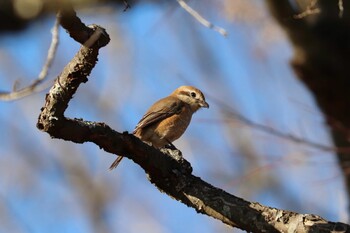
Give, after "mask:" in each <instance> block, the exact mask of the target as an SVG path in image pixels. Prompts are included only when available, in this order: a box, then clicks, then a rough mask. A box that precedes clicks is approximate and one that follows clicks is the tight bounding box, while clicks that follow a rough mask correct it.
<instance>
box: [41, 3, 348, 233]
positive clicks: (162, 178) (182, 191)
mask: <svg viewBox="0 0 350 233" xmlns="http://www.w3.org/2000/svg"><path fill="white" fill-rule="evenodd" d="M60 20H61V25H62V26H63V27H64V28H65V29H66V30H67V31H68V33H69V34H70V35H71V37H72V38H74V39H75V40H77V41H79V42H80V43H83V46H82V47H81V48H80V50H79V51H78V53H77V54H76V55H75V57H74V58H73V59H72V60H71V61H70V62H69V64H67V66H66V67H65V68H64V70H63V71H62V73H61V74H60V75H59V76H58V77H57V79H56V81H55V83H54V85H53V86H52V88H51V89H50V91H49V93H48V94H47V95H46V99H45V105H44V107H43V108H42V109H41V113H40V115H39V118H38V123H37V127H38V129H40V130H41V131H44V132H47V133H48V134H49V135H50V136H51V137H52V138H59V139H63V140H67V141H72V142H75V143H84V142H92V143H95V144H96V145H97V146H99V147H100V148H101V149H103V150H105V151H107V152H109V153H112V154H115V155H117V154H123V155H124V156H125V157H127V158H129V159H132V160H133V161H134V162H135V163H137V164H138V165H139V166H141V167H142V168H143V169H144V170H145V172H146V173H147V175H148V177H149V180H150V181H151V182H152V183H153V184H154V185H155V186H156V187H157V188H158V189H159V190H160V191H161V192H164V193H166V194H167V195H168V196H170V197H172V198H174V199H176V200H178V201H180V202H182V203H184V204H185V205H187V206H189V207H191V208H194V209H195V210H196V211H197V212H198V213H202V214H205V215H208V216H211V217H213V218H216V219H218V220H220V221H222V222H223V223H225V224H227V225H229V226H232V227H237V228H240V229H243V230H246V231H249V232H330V231H334V230H337V232H347V231H350V226H349V225H346V224H344V223H335V222H329V221H327V220H325V219H323V218H321V217H319V216H316V215H311V214H299V213H295V212H290V211H286V210H279V209H275V208H271V207H267V206H263V205H261V204H259V203H254V202H249V201H246V200H243V199H241V198H239V197H236V196H234V195H232V194H229V193H227V192H225V191H224V190H221V189H219V188H216V187H214V186H212V185H210V184H209V183H207V182H205V181H203V180H201V179H200V178H199V177H196V176H194V175H193V174H192V168H191V165H190V163H189V162H187V161H186V160H185V159H184V158H183V157H182V155H181V152H180V151H178V150H171V149H163V150H161V151H160V150H157V149H155V148H154V147H152V146H149V145H147V144H145V143H143V142H142V141H140V140H139V139H138V138H136V137H134V136H133V135H132V134H128V133H127V132H124V133H119V132H116V131H114V130H113V129H111V128H110V127H109V126H108V125H106V124H104V123H99V122H89V121H84V120H83V119H69V118H66V117H65V116H64V112H65V110H66V109H67V107H68V104H69V101H70V100H71V99H72V98H73V95H74V94H75V92H76V91H77V89H78V88H79V85H80V84H81V83H85V82H87V81H88V79H87V77H88V75H89V74H90V72H91V70H92V69H93V68H94V66H95V64H96V62H97V56H98V51H99V49H100V48H102V47H103V46H105V45H107V44H108V42H109V36H108V34H107V33H106V31H105V30H104V29H103V28H101V27H100V26H97V25H93V26H91V27H86V26H85V25H84V24H83V23H82V22H81V21H80V19H79V18H77V16H76V14H75V12H74V11H73V10H72V9H65V10H63V11H61V13H60Z"/></svg>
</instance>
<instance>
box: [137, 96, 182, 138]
mask: <svg viewBox="0 0 350 233" xmlns="http://www.w3.org/2000/svg"><path fill="white" fill-rule="evenodd" d="M183 107H184V102H182V101H181V100H179V99H178V98H175V97H172V96H168V97H166V98H163V99H161V100H159V101H157V102H155V103H154V104H153V105H152V106H151V107H150V108H149V109H148V111H147V112H146V113H145V115H143V117H142V119H141V120H140V121H139V123H138V124H137V125H136V127H135V129H134V131H133V133H135V132H136V131H137V130H139V129H142V128H145V127H147V126H149V125H151V124H152V123H155V122H158V121H161V120H163V119H165V118H168V117H170V116H172V115H174V114H177V113H179V112H180V111H181V109H182V108H183Z"/></svg>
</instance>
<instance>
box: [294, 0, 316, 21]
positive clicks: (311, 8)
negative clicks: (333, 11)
mask: <svg viewBox="0 0 350 233" xmlns="http://www.w3.org/2000/svg"><path fill="white" fill-rule="evenodd" d="M317 2H318V0H311V1H310V4H309V5H308V6H307V7H306V10H305V11H303V12H301V13H300V14H297V15H294V19H302V18H305V17H306V16H309V15H314V14H319V13H320V12H321V9H320V8H318V7H316V5H317Z"/></svg>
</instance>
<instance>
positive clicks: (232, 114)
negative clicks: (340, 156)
mask: <svg viewBox="0 0 350 233" xmlns="http://www.w3.org/2000/svg"><path fill="white" fill-rule="evenodd" d="M206 95H207V96H209V97H210V99H211V100H212V101H214V102H216V104H217V105H219V106H221V109H222V110H223V111H224V113H225V114H226V115H227V116H228V117H230V118H234V119H236V120H238V121H240V122H241V123H243V124H245V125H247V126H249V127H251V128H253V129H256V130H259V131H261V132H265V133H268V134H271V135H274V136H276V137H279V138H282V139H285V140H288V141H291V142H294V143H297V144H301V145H306V146H309V147H312V148H315V149H318V150H322V151H327V152H336V153H345V154H350V147H334V146H328V145H324V144H321V143H317V142H313V141H310V140H308V139H305V138H302V137H298V136H296V135H293V134H291V133H285V132H282V131H279V130H277V129H275V128H273V127H271V126H268V125H264V124H261V123H258V122H254V121H253V120H251V119H249V118H247V117H246V116H244V115H242V114H240V113H238V112H237V111H235V110H234V109H232V107H231V106H229V105H227V104H226V103H225V102H223V101H221V100H219V99H217V98H215V97H213V96H210V95H209V94H206ZM338 127H340V126H338Z"/></svg>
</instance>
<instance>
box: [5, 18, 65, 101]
mask: <svg viewBox="0 0 350 233" xmlns="http://www.w3.org/2000/svg"><path fill="white" fill-rule="evenodd" d="M51 33H52V40H51V44H50V48H49V50H48V52H47V58H46V62H45V64H44V66H43V68H42V70H41V71H40V74H39V76H38V78H37V79H36V80H34V82H33V83H32V84H30V85H29V86H27V87H24V88H21V89H19V90H17V86H18V82H17V81H16V82H15V84H14V88H13V91H11V92H0V100H4V101H10V100H16V99H20V98H23V97H26V96H28V95H31V94H33V93H36V92H40V91H43V90H45V89H46V88H48V87H49V85H51V81H50V83H49V82H46V83H44V81H45V79H46V78H47V75H48V72H49V69H50V67H51V65H52V62H53V60H54V58H55V55H56V51H57V47H58V42H59V40H58V36H59V19H58V18H56V21H55V24H54V26H53V27H52V29H51Z"/></svg>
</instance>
